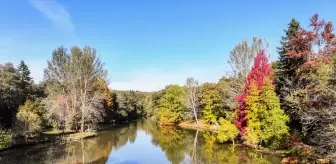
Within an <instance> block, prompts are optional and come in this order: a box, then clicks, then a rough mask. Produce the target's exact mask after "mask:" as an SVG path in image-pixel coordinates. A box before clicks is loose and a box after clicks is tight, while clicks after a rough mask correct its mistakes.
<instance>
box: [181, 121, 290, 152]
mask: <svg viewBox="0 0 336 164" xmlns="http://www.w3.org/2000/svg"><path fill="white" fill-rule="evenodd" d="M177 126H178V127H181V128H184V129H193V130H199V131H202V132H205V131H211V132H215V133H217V130H218V127H217V126H216V125H207V124H205V123H204V121H203V120H198V124H197V123H196V121H195V120H188V121H184V122H181V123H179V124H177ZM235 145H236V146H243V147H247V148H251V149H253V150H254V151H257V152H261V153H267V154H272V155H278V156H281V157H284V156H285V155H286V153H288V152H289V151H290V150H272V149H269V148H265V147H258V148H256V147H253V146H250V145H247V144H244V143H236V144H235Z"/></svg>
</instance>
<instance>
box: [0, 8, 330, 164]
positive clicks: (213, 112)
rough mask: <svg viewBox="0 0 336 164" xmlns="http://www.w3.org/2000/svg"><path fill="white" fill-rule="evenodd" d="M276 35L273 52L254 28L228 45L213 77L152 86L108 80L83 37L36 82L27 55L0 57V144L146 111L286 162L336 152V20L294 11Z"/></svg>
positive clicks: (163, 121)
mask: <svg viewBox="0 0 336 164" xmlns="http://www.w3.org/2000/svg"><path fill="white" fill-rule="evenodd" d="M280 39H281V41H280V46H279V47H277V52H278V56H279V57H278V60H276V61H273V62H271V61H270V59H269V58H270V54H269V52H268V48H269V44H268V42H267V41H266V40H265V39H263V38H261V37H254V38H253V40H252V43H249V42H248V41H247V40H243V41H241V42H240V43H238V44H237V45H236V46H235V47H234V48H233V49H232V50H231V51H230V55H229V60H228V61H227V63H225V61H223V64H228V65H230V66H231V68H232V71H231V72H227V73H225V72H223V76H222V78H221V79H219V80H218V81H217V82H215V83H214V82H212V83H211V82H206V83H202V84H201V83H199V82H198V81H197V80H196V79H194V78H193V77H189V78H187V79H186V82H185V84H184V85H183V86H180V85H177V84H170V85H167V86H166V87H165V88H163V89H161V90H159V91H155V92H141V91H133V90H130V91H118V90H113V86H112V88H109V87H108V85H109V80H108V78H107V70H106V68H105V67H104V62H103V61H101V59H100V57H99V56H98V55H97V51H96V49H94V48H92V47H90V46H85V47H83V48H81V47H77V46H74V47H70V48H69V49H67V48H65V47H62V46H61V47H58V48H56V49H54V50H53V51H52V54H51V58H50V60H48V61H47V64H48V66H47V68H45V69H44V80H43V81H42V82H40V83H35V82H34V81H33V79H32V77H31V76H30V70H29V68H28V66H27V65H26V64H25V62H24V61H21V63H20V64H19V65H18V66H14V65H13V64H12V63H4V64H0V150H1V149H5V148H7V147H10V146H11V145H12V144H13V143H15V140H16V139H17V138H20V137H24V138H33V137H35V136H39V135H40V134H41V133H42V132H43V131H46V130H49V129H55V130H63V131H65V130H75V131H78V132H84V131H95V130H97V129H98V128H99V127H100V126H103V125H109V124H113V125H115V124H124V123H127V122H130V121H132V120H137V119H139V118H148V119H150V120H152V121H155V122H157V123H158V124H159V125H160V126H162V127H164V126H174V125H178V124H181V123H186V122H189V123H190V124H191V126H193V125H194V126H203V127H204V128H208V129H211V130H214V131H216V132H217V134H218V135H217V136H216V138H213V141H216V142H219V143H227V142H229V143H233V144H242V145H246V146H249V147H253V148H256V149H259V148H268V149H269V150H270V151H271V150H290V151H289V152H288V153H287V156H288V157H289V158H288V159H286V160H289V162H294V163H295V162H299V163H300V162H301V163H307V162H312V161H315V162H316V160H319V159H320V158H322V157H323V158H326V159H331V160H336V153H335V152H336V108H335V107H336V105H335V101H336V79H335V77H336V76H335V75H336V36H335V32H334V29H333V24H332V22H329V21H325V20H323V19H321V18H320V17H319V16H318V14H315V15H314V16H312V17H311V18H310V22H309V24H308V25H306V26H303V25H301V24H300V23H299V21H298V20H296V19H292V20H290V22H289V23H288V26H287V27H285V30H284V35H283V36H282V37H281V38H280ZM307 152H308V154H309V155H307ZM312 154H313V155H312ZM312 156H314V157H315V158H313V157H312ZM312 163H314V162H312Z"/></svg>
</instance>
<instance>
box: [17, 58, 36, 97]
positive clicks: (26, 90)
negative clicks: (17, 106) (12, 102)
mask: <svg viewBox="0 0 336 164" xmlns="http://www.w3.org/2000/svg"><path fill="white" fill-rule="evenodd" d="M17 70H18V73H19V78H20V81H19V89H20V90H21V91H22V95H21V98H20V102H21V103H22V104H23V103H24V102H25V101H26V99H27V98H30V97H31V94H32V93H31V92H32V86H33V82H32V78H31V77H30V70H29V68H28V66H27V65H26V63H25V62H24V61H23V60H21V62H20V64H19V66H18V69H17Z"/></svg>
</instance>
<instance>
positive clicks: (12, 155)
mask: <svg viewBox="0 0 336 164" xmlns="http://www.w3.org/2000/svg"><path fill="white" fill-rule="evenodd" d="M215 140H216V134H215V133H210V132H200V131H196V130H187V129H181V128H177V127H161V128H160V127H158V126H156V125H155V124H153V123H152V122H150V121H148V120H138V121H136V122H132V123H129V124H127V125H122V126H118V127H114V128H111V129H107V130H104V131H100V132H99V136H98V137H95V138H91V139H86V140H83V141H73V142H56V143H49V144H40V145H36V146H31V147H26V148H21V149H14V150H9V151H5V152H2V153H0V163H1V164H7V163H10V164H30V163H31V164H38V163H59V164H68V163H71V164H72V163H87V164H96V163H108V164H166V163H167V164H168V163H173V164H179V163H186V164H188V163H197V164H203V163H204V164H208V163H209V164H217V163H218V164H219V163H223V164H224V163H229V164H236V163H237V164H238V163H241V164H260V163H272V164H273V163H275V164H276V163H280V162H281V158H280V157H278V156H275V155H269V154H261V153H257V152H255V151H253V150H251V149H247V148H241V147H237V146H236V147H232V145H229V144H217V143H216V142H215Z"/></svg>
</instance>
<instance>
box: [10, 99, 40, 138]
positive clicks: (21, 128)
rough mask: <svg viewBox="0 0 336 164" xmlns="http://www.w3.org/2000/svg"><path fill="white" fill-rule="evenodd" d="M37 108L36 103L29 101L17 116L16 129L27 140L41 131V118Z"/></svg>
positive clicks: (21, 107)
mask: <svg viewBox="0 0 336 164" xmlns="http://www.w3.org/2000/svg"><path fill="white" fill-rule="evenodd" d="M35 108H36V105H35V103H34V102H32V101H30V100H27V101H26V102H25V104H24V105H23V106H20V108H19V112H18V113H17V114H16V122H15V128H16V130H17V132H18V134H21V135H23V136H24V137H26V138H27V137H29V136H31V135H33V134H36V133H39V132H40V131H41V118H40V116H39V115H38V114H37V113H36V112H35V111H36V109H35Z"/></svg>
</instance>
